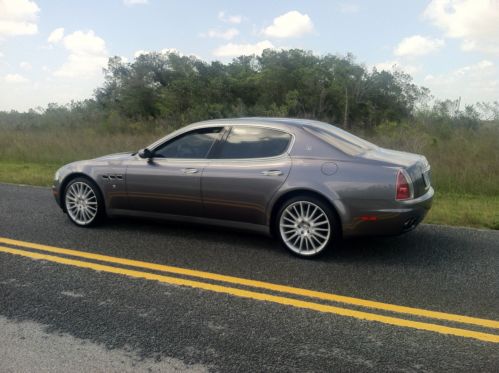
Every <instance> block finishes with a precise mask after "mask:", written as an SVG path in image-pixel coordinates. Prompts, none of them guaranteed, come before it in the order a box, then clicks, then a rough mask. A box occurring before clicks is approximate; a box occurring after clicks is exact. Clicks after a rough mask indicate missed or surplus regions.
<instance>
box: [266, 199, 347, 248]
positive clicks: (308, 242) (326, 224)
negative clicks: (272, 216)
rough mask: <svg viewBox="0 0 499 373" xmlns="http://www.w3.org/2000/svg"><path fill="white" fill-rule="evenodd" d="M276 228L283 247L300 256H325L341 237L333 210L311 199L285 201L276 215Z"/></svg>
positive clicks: (321, 202)
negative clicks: (333, 243) (333, 242)
mask: <svg viewBox="0 0 499 373" xmlns="http://www.w3.org/2000/svg"><path fill="white" fill-rule="evenodd" d="M276 228H277V229H276V231H277V232H278V234H279V238H280V240H281V242H282V243H283V245H284V246H285V247H286V248H287V249H288V250H290V251H291V252H292V253H293V254H295V255H298V256H301V257H313V256H317V255H320V254H322V253H323V252H324V251H326V249H327V248H328V247H329V245H330V244H331V242H332V241H333V239H334V238H336V237H337V236H338V235H339V232H338V228H337V222H336V219H335V215H334V213H333V211H332V210H331V207H329V206H328V205H327V203H325V202H323V201H322V200H320V199H318V198H314V197H309V196H298V197H294V198H291V199H290V200H288V201H286V203H284V204H283V205H282V207H281V208H280V210H279V213H278V214H277V227H276Z"/></svg>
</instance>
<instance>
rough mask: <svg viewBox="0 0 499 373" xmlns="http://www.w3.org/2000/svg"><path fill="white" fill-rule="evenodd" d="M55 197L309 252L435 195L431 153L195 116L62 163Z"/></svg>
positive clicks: (75, 216) (393, 227)
mask: <svg viewBox="0 0 499 373" xmlns="http://www.w3.org/2000/svg"><path fill="white" fill-rule="evenodd" d="M53 193H54V196H55V199H56V201H57V203H58V204H59V206H60V207H61V208H62V210H63V211H64V212H65V213H67V215H68V217H69V219H70V220H71V221H72V222H73V223H75V224H76V225H78V226H82V227H87V226H91V225H94V224H96V223H98V222H99V221H101V220H102V218H103V217H105V216H115V215H127V216H141V217H150V218H167V219H173V220H177V221H184V222H191V223H208V224H215V225H223V226H229V227H237V228H243V229H251V230H254V231H261V232H265V233H268V234H272V235H274V236H276V237H278V238H279V240H280V241H281V242H282V243H283V245H284V247H286V248H287V249H289V250H290V251H291V252H292V253H294V254H296V255H299V256H303V257H312V256H316V255H318V254H321V253H323V252H324V251H325V250H326V249H327V248H328V247H331V246H334V244H335V242H337V241H338V240H339V239H341V238H344V237H352V236H359V235H381V234H382V235H396V234H400V233H403V232H407V231H410V230H411V229H413V228H415V227H416V226H417V225H418V224H419V223H420V222H421V221H422V220H423V218H424V217H425V215H426V213H427V212H428V210H429V209H430V207H431V203H432V199H433V193H434V192H433V188H432V187H431V181H430V165H429V164H428V162H427V160H426V158H425V157H424V156H422V155H417V154H411V153H406V152H400V151H394V150H388V149H384V148H380V147H378V146H376V145H374V144H371V143H369V142H367V141H365V140H362V139H360V138H359V137H357V136H354V135H352V134H350V133H348V132H346V131H343V130H341V129H339V128H337V127H335V126H333V125H330V124H327V123H322V122H317V121H311V120H304V119H287V118H237V119H221V120H211V121H205V122H200V123H195V124H192V125H189V126H187V127H184V128H182V129H180V130H178V131H176V132H173V133H171V134H170V135H168V136H166V137H164V138H162V139H160V140H159V141H157V142H155V143H154V144H152V145H150V146H148V147H146V148H144V149H142V150H140V151H138V152H136V153H120V154H113V155H108V156H105V157H100V158H96V159H92V160H86V161H79V162H74V163H71V164H68V165H66V166H63V167H62V168H60V169H59V170H58V171H57V173H56V175H55V181H54V186H53Z"/></svg>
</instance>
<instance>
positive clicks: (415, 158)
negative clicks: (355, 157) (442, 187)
mask: <svg viewBox="0 0 499 373" xmlns="http://www.w3.org/2000/svg"><path fill="white" fill-rule="evenodd" d="M359 157H360V158H364V159H367V160H371V161H378V162H381V163H384V164H386V165H388V166H395V167H396V166H400V167H403V168H404V169H405V170H406V171H407V173H408V174H409V176H410V178H411V181H412V186H413V190H414V198H417V197H420V196H422V195H423V194H425V193H426V192H427V191H428V189H429V188H430V185H431V170H430V165H429V164H428V161H427V160H426V158H425V157H424V156H423V155H419V154H414V153H408V152H402V151H398V150H391V149H384V148H379V147H378V148H376V149H372V150H369V151H367V152H365V153H363V154H361V155H359Z"/></svg>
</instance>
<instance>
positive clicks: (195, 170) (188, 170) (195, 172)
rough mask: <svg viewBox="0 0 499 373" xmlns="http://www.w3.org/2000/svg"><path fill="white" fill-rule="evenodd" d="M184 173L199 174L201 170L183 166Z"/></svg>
mask: <svg viewBox="0 0 499 373" xmlns="http://www.w3.org/2000/svg"><path fill="white" fill-rule="evenodd" d="M182 172H183V173H184V174H197V173H198V172H199V170H198V169H197V168H182Z"/></svg>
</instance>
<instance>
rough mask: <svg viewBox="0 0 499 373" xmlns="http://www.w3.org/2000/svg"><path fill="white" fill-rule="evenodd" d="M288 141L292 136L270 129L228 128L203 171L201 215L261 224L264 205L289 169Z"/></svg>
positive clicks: (264, 209)
mask: <svg viewBox="0 0 499 373" xmlns="http://www.w3.org/2000/svg"><path fill="white" fill-rule="evenodd" d="M291 141H292V135H290V134H288V133H286V132H284V131H281V130H277V129H273V128H267V127H259V126H246V125H244V126H233V127H231V128H230V130H229V131H228V132H227V134H226V135H225V139H224V140H223V141H221V142H220V143H219V144H217V147H216V148H215V149H214V151H213V152H212V154H211V155H210V159H209V161H208V164H207V165H206V167H205V169H204V172H203V176H202V180H201V192H202V198H203V206H204V215H205V216H206V217H210V218H216V219H226V220H234V221H241V222H246V223H254V224H265V223H266V216H265V214H266V209H267V205H268V203H269V201H270V199H271V198H272V196H273V195H274V194H275V193H276V191H277V190H278V189H279V187H280V186H281V185H282V184H283V183H284V182H285V180H286V178H287V177H288V174H289V171H290V169H291V159H290V157H289V155H288V152H287V151H288V149H289V146H290V144H291Z"/></svg>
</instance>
